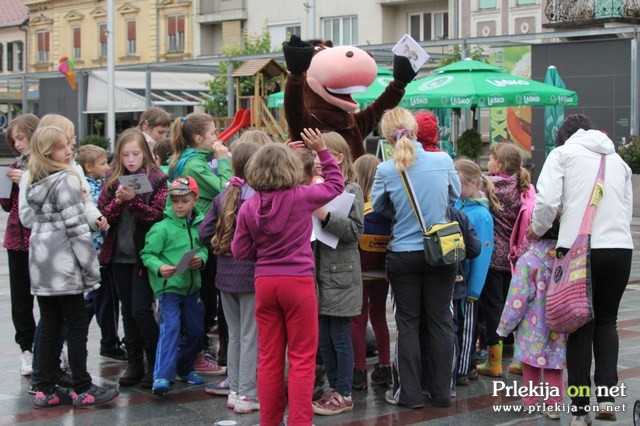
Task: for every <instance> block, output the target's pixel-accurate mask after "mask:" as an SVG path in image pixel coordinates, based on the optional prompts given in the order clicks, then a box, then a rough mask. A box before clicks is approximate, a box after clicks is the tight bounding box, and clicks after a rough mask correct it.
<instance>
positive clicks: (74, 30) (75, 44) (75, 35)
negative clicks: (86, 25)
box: [71, 25, 82, 59]
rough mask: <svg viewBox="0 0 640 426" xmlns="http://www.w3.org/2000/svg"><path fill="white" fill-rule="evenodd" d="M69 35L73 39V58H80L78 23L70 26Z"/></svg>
mask: <svg viewBox="0 0 640 426" xmlns="http://www.w3.org/2000/svg"><path fill="white" fill-rule="evenodd" d="M71 36H72V39H73V59H80V57H81V56H82V50H81V49H80V45H81V37H80V36H81V33H80V26H79V25H77V26H75V27H71Z"/></svg>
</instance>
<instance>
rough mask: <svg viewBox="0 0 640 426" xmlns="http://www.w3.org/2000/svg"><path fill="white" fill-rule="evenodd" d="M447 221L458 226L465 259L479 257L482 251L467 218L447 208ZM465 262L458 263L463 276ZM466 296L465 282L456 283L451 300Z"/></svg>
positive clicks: (454, 209)
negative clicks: (462, 241)
mask: <svg viewBox="0 0 640 426" xmlns="http://www.w3.org/2000/svg"><path fill="white" fill-rule="evenodd" d="M449 219H450V220H451V221H457V222H458V223H459V224H460V230H461V231H462V236H463V238H464V246H465V259H475V258H476V257H478V256H479V255H480V252H481V250H482V244H481V243H480V239H479V238H478V235H477V234H476V230H475V229H474V228H473V224H471V222H470V221H469V218H468V217H467V215H466V214H464V213H463V212H462V211H460V210H458V209H456V208H454V207H449ZM465 262H466V260H463V261H462V262H459V263H458V273H459V274H460V275H462V276H463V277H464V276H465V275H464V267H465ZM466 296H467V282H466V280H463V281H457V280H456V283H455V286H454V287H453V300H460V299H464V298H465V297H466Z"/></svg>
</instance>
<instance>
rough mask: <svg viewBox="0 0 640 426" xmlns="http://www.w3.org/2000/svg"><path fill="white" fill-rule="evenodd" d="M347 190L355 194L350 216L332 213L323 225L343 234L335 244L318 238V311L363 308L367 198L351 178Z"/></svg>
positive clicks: (347, 312)
mask: <svg viewBox="0 0 640 426" xmlns="http://www.w3.org/2000/svg"><path fill="white" fill-rule="evenodd" d="M345 192H347V193H350V194H354V195H355V199H354V200H353V204H352V205H351V210H350V211H349V216H348V217H339V216H337V215H329V220H328V222H327V223H326V225H324V227H323V229H324V230H325V231H327V232H330V233H332V234H333V235H335V236H337V237H339V238H340V239H339V240H338V245H337V246H336V248H335V249H334V248H332V247H331V246H328V245H326V244H324V243H322V242H320V241H315V243H314V244H315V255H316V282H317V283H318V314H319V315H331V316H334V317H354V316H356V315H359V314H360V311H361V310H362V271H361V269H360V254H359V252H358V243H359V241H360V236H361V235H362V231H363V229H364V198H363V196H362V189H361V188H360V185H358V184H357V183H355V182H349V183H348V184H347V185H346V186H345Z"/></svg>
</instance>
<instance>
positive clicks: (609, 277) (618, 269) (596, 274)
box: [567, 249, 633, 415]
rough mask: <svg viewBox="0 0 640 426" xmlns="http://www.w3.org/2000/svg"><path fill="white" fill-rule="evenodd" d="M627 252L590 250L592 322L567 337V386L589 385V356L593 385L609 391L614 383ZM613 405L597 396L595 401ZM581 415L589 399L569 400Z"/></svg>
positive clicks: (628, 269)
mask: <svg viewBox="0 0 640 426" xmlns="http://www.w3.org/2000/svg"><path fill="white" fill-rule="evenodd" d="M632 253H633V250H631V249H592V250H591V278H592V281H591V284H592V288H593V314H594V319H593V320H592V321H589V322H588V323H587V324H585V325H584V326H582V327H580V328H579V329H578V330H576V331H575V332H573V333H571V334H570V335H569V340H568V342H567V373H568V383H569V386H591V377H590V372H591V361H592V354H593V357H594V358H595V361H596V368H595V374H594V381H595V385H596V386H607V387H609V388H611V387H612V386H616V385H617V383H618V344H619V340H618V329H617V321H618V308H619V307H620V299H622V295H623V293H624V290H625V288H626V287H627V282H628V281H629V274H630V273H631V255H632ZM603 401H609V402H613V401H614V398H613V397H600V398H598V402H603ZM571 403H572V404H573V405H575V406H576V407H578V412H576V413H574V415H584V414H586V412H585V411H584V407H585V406H586V405H588V404H589V397H574V398H571Z"/></svg>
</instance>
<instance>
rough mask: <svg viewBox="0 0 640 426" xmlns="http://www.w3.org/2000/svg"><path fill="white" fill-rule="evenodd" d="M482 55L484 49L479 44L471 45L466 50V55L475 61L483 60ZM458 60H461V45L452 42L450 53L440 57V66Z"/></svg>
mask: <svg viewBox="0 0 640 426" xmlns="http://www.w3.org/2000/svg"><path fill="white" fill-rule="evenodd" d="M483 55H484V49H483V48H482V47H481V46H473V47H472V48H471V49H469V51H468V52H467V57H468V58H471V59H473V60H475V61H482V62H485V61H484V60H483ZM460 60H462V47H460V45H459V44H454V45H453V49H452V51H451V53H450V54H449V55H447V56H444V57H443V58H442V59H440V66H445V65H449V64H453V63H454V62H458V61H460Z"/></svg>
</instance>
